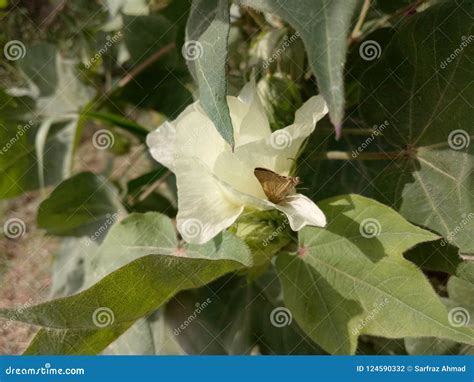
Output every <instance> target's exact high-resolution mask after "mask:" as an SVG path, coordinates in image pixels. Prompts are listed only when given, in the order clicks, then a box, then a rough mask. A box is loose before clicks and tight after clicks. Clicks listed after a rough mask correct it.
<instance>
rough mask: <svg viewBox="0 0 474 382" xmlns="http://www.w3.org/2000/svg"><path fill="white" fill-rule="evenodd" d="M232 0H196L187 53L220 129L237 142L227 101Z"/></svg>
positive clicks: (206, 107) (205, 103) (204, 102)
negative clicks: (230, 6) (228, 46)
mask: <svg viewBox="0 0 474 382" xmlns="http://www.w3.org/2000/svg"><path fill="white" fill-rule="evenodd" d="M229 22H230V21H229V1H228V0H194V1H193V4H192V7H191V12H190V15H189V19H188V24H187V26H186V43H185V44H184V45H183V55H184V57H185V58H186V59H187V62H188V67H189V70H190V71H191V73H192V75H193V77H194V80H195V81H196V82H197V84H198V86H199V101H200V103H201V105H202V107H203V109H204V110H205V111H206V113H207V114H208V116H209V118H210V119H211V121H212V122H214V125H215V126H216V128H217V131H218V132H219V133H220V134H221V135H222V137H223V138H224V139H225V140H226V141H227V142H228V143H229V144H230V145H231V146H234V133H233V127H232V122H231V119H230V114H229V106H228V105H227V101H226V96H227V81H226V75H225V74H226V73H225V72H226V58H227V50H228V49H227V40H228V37H229V29H230V25H229Z"/></svg>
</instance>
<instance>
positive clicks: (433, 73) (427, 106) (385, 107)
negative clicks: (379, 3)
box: [360, 1, 474, 253]
mask: <svg viewBox="0 0 474 382" xmlns="http://www.w3.org/2000/svg"><path fill="white" fill-rule="evenodd" d="M473 15H474V4H473V3H472V2H470V1H458V2H442V3H440V4H438V5H435V6H433V7H430V8H428V9H427V10H426V11H424V12H421V13H419V14H417V15H415V16H413V17H410V18H409V19H408V21H407V22H406V23H404V24H402V25H401V27H400V28H399V29H398V30H397V31H396V33H395V34H394V37H393V39H392V41H391V42H390V44H389V45H388V46H386V47H384V49H383V52H384V53H383V55H382V57H381V58H380V59H379V60H377V62H376V63H375V64H374V65H372V66H370V68H369V70H368V71H367V72H366V74H365V76H364V77H363V79H362V85H363V92H362V95H361V99H360V102H361V106H360V110H361V114H362V116H363V118H364V119H365V121H366V123H367V124H368V125H370V126H372V125H374V124H375V125H380V123H382V122H383V121H385V120H387V121H388V122H389V125H388V127H387V128H386V129H384V130H383V135H384V137H385V138H386V139H387V140H388V141H389V143H390V144H391V147H389V148H387V149H386V150H385V151H391V152H398V153H399V156H398V157H396V158H395V159H394V160H393V162H392V163H391V165H390V166H388V167H387V168H386V169H385V170H384V171H383V172H382V173H381V174H378V176H377V182H376V186H377V187H378V188H379V189H380V190H383V195H381V196H380V199H381V200H389V201H390V203H391V205H393V206H394V207H395V208H397V209H398V210H399V211H400V213H401V214H402V215H403V216H404V217H406V218H407V219H408V220H410V221H412V222H414V223H416V224H419V225H422V226H425V227H427V228H429V229H431V230H434V231H436V232H439V233H440V234H442V235H443V236H444V237H445V238H447V240H448V241H449V242H450V243H452V244H454V245H456V246H457V247H459V248H460V249H461V251H464V252H468V253H469V252H474V241H473V240H472V231H473V229H474V218H473V216H471V215H472V211H473V209H474V196H473V194H472V191H471V190H472V189H473V188H474V172H473V171H472V168H473V166H474V161H473V153H474V151H473V150H474V145H473V144H472V142H471V144H469V142H470V141H471V140H472V138H473V137H474V135H473V134H472V129H470V128H469V127H468V126H470V124H471V121H472V119H473V117H474V109H473V108H472V104H471V103H470V101H469V99H470V98H472V94H473V92H474V71H473V69H472V62H473V60H474V50H473V49H472V46H470V45H469V39H472V30H473V24H472V16H473ZM441 19H442V20H443V22H442V23H441V24H440V22H439V21H440V20H441Z"/></svg>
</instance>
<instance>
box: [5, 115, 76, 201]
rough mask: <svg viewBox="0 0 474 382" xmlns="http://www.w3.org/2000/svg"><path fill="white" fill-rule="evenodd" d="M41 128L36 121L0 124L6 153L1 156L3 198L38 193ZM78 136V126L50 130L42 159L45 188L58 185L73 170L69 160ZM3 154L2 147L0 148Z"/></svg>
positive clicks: (65, 126) (66, 125)
mask: <svg viewBox="0 0 474 382" xmlns="http://www.w3.org/2000/svg"><path fill="white" fill-rule="evenodd" d="M37 131H38V125H35V124H34V123H33V121H31V122H25V123H22V124H13V123H5V124H2V123H1V121H0V142H2V144H4V145H5V146H4V148H5V150H4V151H2V153H3V154H0V198H2V199H3V198H11V197H14V196H16V195H19V194H22V193H24V192H27V191H30V190H34V189H37V188H38V187H39V183H40V179H39V175H38V157H37V155H36V150H35V146H34V143H33V142H34V139H35V135H36V133H37ZM75 132H76V125H75V124H71V123H69V124H64V123H58V124H55V125H53V126H51V128H50V129H49V132H48V135H47V137H46V140H45V142H44V145H43V147H44V149H43V152H45V153H47V155H45V156H44V158H43V165H42V167H43V169H44V183H45V185H51V184H57V183H58V182H59V181H61V180H62V179H63V178H64V176H65V174H67V173H68V172H69V170H70V168H69V166H70V158H71V154H72V149H73V140H74V135H75ZM0 150H1V147H0Z"/></svg>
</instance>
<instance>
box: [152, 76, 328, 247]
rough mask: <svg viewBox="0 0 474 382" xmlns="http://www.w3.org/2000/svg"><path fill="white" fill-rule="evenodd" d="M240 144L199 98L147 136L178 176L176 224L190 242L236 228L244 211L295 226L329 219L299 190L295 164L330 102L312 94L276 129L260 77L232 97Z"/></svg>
mask: <svg viewBox="0 0 474 382" xmlns="http://www.w3.org/2000/svg"><path fill="white" fill-rule="evenodd" d="M227 103H228V105H229V110H230V115H231V119H232V125H233V128H234V139H235V147H234V149H232V147H231V146H230V145H229V144H228V143H227V142H225V140H224V139H223V138H222V136H221V135H220V134H219V133H218V132H217V130H216V128H215V126H214V124H213V123H212V121H211V120H210V119H209V117H208V116H207V115H206V113H205V112H204V110H203V109H202V107H201V106H200V102H199V101H196V102H194V103H193V104H191V105H189V106H188V107H187V108H186V109H185V110H184V111H183V112H182V113H181V114H180V115H179V116H178V117H177V118H176V119H175V120H174V121H171V122H165V123H163V124H162V125H161V126H159V127H158V128H157V129H156V130H155V131H153V132H152V133H150V134H149V135H148V137H147V145H148V147H149V149H150V153H151V155H152V156H153V158H154V159H155V160H157V161H158V162H159V163H161V164H162V165H164V166H166V167H167V168H168V169H170V170H171V171H172V172H173V173H174V174H175V175H176V180H177V189H178V215H177V228H178V231H179V232H180V233H181V235H182V237H183V239H184V240H185V241H187V242H189V243H196V244H202V243H205V242H207V241H209V240H211V239H212V238H214V237H215V236H216V235H217V234H219V233H220V232H222V231H223V230H225V229H226V228H228V227H229V226H231V225H232V224H233V223H234V222H235V221H236V220H237V219H238V217H239V216H240V215H241V214H242V212H243V211H244V209H250V210H273V209H276V210H278V211H281V212H282V213H283V214H285V215H286V217H287V218H288V222H289V225H290V227H291V229H292V230H294V231H299V230H300V229H302V228H303V227H304V226H306V225H311V226H316V227H324V226H325V225H326V218H325V216H324V213H323V212H322V211H321V210H320V209H319V208H318V206H317V205H316V204H315V203H314V202H313V201H312V200H311V199H309V198H308V197H307V196H305V195H303V194H300V193H298V192H296V189H295V186H296V185H297V184H298V183H299V179H298V178H297V177H293V176H292V175H293V174H292V173H291V172H292V168H294V164H295V160H296V157H297V155H298V152H299V151H300V148H301V146H302V144H303V142H304V141H305V139H306V138H307V137H308V136H309V135H310V134H311V133H312V132H313V131H314V129H315V127H316V123H317V122H318V121H319V120H320V119H321V118H323V117H324V116H325V115H326V114H327V112H328V108H327V106H326V103H325V102H324V99H323V98H322V97H321V96H314V97H311V98H310V99H309V100H308V101H306V103H304V104H303V105H302V106H301V108H300V109H298V110H297V112H296V114H295V120H294V123H293V124H292V125H290V126H287V127H285V128H283V129H280V130H277V131H274V132H272V131H271V129H270V125H269V122H268V119H267V117H266V114H265V112H264V109H263V107H262V103H261V101H260V99H259V96H258V93H257V90H256V86H255V83H254V82H250V83H248V84H247V85H246V86H244V88H243V89H242V91H241V92H240V94H239V96H238V97H232V96H229V97H227Z"/></svg>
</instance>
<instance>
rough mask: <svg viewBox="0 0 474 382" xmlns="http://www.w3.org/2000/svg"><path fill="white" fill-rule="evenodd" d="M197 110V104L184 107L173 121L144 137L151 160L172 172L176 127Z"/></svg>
mask: <svg viewBox="0 0 474 382" xmlns="http://www.w3.org/2000/svg"><path fill="white" fill-rule="evenodd" d="M197 110H199V109H198V102H194V103H193V104H191V105H189V106H188V107H186V109H184V110H183V112H182V113H181V114H180V115H179V116H178V117H177V118H176V119H175V120H173V121H171V122H170V121H166V122H165V123H163V124H162V125H160V126H159V127H158V128H157V129H156V130H155V131H152V132H151V133H149V134H148V135H147V137H146V144H147V146H148V148H149V149H150V154H151V156H152V157H153V159H155V160H156V161H157V162H159V163H161V164H162V165H163V166H165V167H167V168H169V169H170V170H171V171H173V172H174V161H175V152H176V125H177V124H178V122H180V121H181V120H182V119H183V118H184V117H186V116H187V115H188V114H191V113H195V112H196V111H197Z"/></svg>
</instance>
